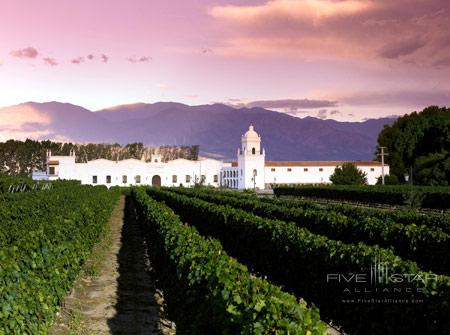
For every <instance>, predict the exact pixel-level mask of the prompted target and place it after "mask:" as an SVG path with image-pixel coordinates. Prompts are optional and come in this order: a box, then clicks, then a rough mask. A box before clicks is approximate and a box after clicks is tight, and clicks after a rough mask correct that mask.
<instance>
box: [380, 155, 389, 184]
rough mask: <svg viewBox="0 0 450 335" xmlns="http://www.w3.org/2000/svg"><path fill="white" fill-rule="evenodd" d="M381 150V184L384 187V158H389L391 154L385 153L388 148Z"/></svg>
mask: <svg viewBox="0 0 450 335" xmlns="http://www.w3.org/2000/svg"><path fill="white" fill-rule="evenodd" d="M380 149H381V153H380V154H378V156H381V184H382V185H384V156H385V155H386V156H389V154H388V153H385V152H384V149H386V147H380Z"/></svg>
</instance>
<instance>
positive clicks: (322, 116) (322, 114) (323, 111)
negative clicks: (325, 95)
mask: <svg viewBox="0 0 450 335" xmlns="http://www.w3.org/2000/svg"><path fill="white" fill-rule="evenodd" d="M327 114H328V111H327V110H326V109H321V110H319V111H318V112H317V117H318V118H319V119H322V120H325V119H326V118H327V117H328V115H327Z"/></svg>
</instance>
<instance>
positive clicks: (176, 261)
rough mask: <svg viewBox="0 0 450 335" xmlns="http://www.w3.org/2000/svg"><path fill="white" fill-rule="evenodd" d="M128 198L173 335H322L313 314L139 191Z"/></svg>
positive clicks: (309, 309)
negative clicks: (132, 202)
mask: <svg viewBox="0 0 450 335" xmlns="http://www.w3.org/2000/svg"><path fill="white" fill-rule="evenodd" d="M132 197H133V198H134V200H135V204H136V209H137V214H138V218H139V221H140V223H141V225H142V227H143V231H144V232H145V234H146V238H147V240H148V242H149V243H148V245H149V248H150V250H149V251H150V257H151V260H152V264H153V266H154V267H155V269H156V271H155V273H156V275H157V276H158V278H159V283H161V285H162V286H163V291H164V297H165V300H166V302H167V305H168V306H167V307H168V311H169V314H170V315H171V317H172V318H173V319H174V321H175V322H176V325H177V333H178V332H179V333H182V334H230V335H231V334H286V335H288V334H305V335H306V334H311V335H314V334H325V332H326V326H325V324H324V323H323V322H322V321H320V318H319V313H318V310H317V309H316V308H308V307H307V305H306V302H305V301H300V303H298V302H297V301H296V298H295V297H294V296H292V295H290V294H287V293H285V292H283V291H281V289H280V288H279V287H277V286H275V285H272V284H269V283H268V282H267V281H265V280H263V279H260V278H258V277H255V276H253V275H251V274H250V273H249V272H248V270H247V268H246V267H245V266H244V265H242V264H240V263H238V262H237V261H236V260H234V259H233V258H231V257H229V256H228V255H227V254H226V253H225V252H224V250H223V249H222V247H221V245H220V243H219V242H218V241H217V240H212V239H204V238H202V237H201V236H200V235H199V234H198V232H197V230H195V229H194V228H191V227H188V226H186V225H183V224H182V223H181V221H180V220H179V218H178V217H177V216H176V215H175V214H174V213H173V212H172V211H171V210H170V209H169V208H168V207H167V206H165V205H163V204H160V203H157V202H156V201H154V200H152V199H150V198H149V197H148V196H147V195H146V194H145V190H144V189H143V188H134V189H133V190H132Z"/></svg>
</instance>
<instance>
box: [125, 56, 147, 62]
mask: <svg viewBox="0 0 450 335" xmlns="http://www.w3.org/2000/svg"><path fill="white" fill-rule="evenodd" d="M151 60H152V57H149V56H141V57H134V56H133V57H129V58H127V61H129V62H130V63H146V62H149V61H151Z"/></svg>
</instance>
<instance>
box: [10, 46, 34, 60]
mask: <svg viewBox="0 0 450 335" xmlns="http://www.w3.org/2000/svg"><path fill="white" fill-rule="evenodd" d="M11 55H12V56H14V57H17V58H36V57H37V56H38V55H39V52H38V51H37V50H36V49H35V48H33V47H28V48H23V49H17V50H12V51H11Z"/></svg>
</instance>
